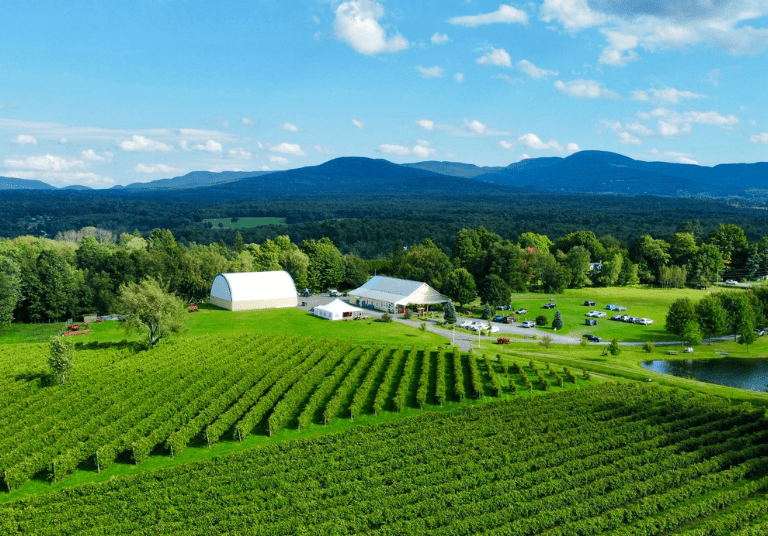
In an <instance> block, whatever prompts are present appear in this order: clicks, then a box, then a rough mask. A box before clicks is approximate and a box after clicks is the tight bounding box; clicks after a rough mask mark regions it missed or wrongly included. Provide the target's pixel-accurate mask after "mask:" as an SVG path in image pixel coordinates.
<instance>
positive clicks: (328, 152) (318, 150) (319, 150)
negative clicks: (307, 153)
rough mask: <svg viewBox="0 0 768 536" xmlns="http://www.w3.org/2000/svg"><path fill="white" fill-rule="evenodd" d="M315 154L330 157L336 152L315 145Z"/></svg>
mask: <svg viewBox="0 0 768 536" xmlns="http://www.w3.org/2000/svg"><path fill="white" fill-rule="evenodd" d="M315 152H316V153H318V154H324V155H328V156H332V155H335V154H336V151H334V150H333V149H331V148H330V147H323V146H322V145H315Z"/></svg>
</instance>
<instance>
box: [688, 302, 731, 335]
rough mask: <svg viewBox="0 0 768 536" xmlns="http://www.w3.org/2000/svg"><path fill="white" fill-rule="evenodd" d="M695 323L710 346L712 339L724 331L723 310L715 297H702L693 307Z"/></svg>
mask: <svg viewBox="0 0 768 536" xmlns="http://www.w3.org/2000/svg"><path fill="white" fill-rule="evenodd" d="M695 311H696V321H697V322H698V323H699V327H700V328H701V332H702V334H703V335H704V336H705V337H706V338H707V339H709V344H712V337H717V336H718V335H722V334H723V332H724V331H725V325H726V324H725V310H724V309H723V304H722V303H721V302H720V298H718V297H717V295H714V296H713V295H711V294H708V295H706V296H704V297H703V298H702V299H700V300H699V302H698V303H697V304H696V306H695Z"/></svg>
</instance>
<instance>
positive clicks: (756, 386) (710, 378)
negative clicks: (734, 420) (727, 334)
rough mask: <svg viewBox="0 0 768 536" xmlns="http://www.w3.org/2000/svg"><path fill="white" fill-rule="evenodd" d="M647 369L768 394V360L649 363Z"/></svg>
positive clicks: (724, 359) (647, 362)
mask: <svg viewBox="0 0 768 536" xmlns="http://www.w3.org/2000/svg"><path fill="white" fill-rule="evenodd" d="M643 367H645V368H646V369H648V370H652V371H654V372H661V373H662V374H672V375H673V376H679V377H681V378H693V379H694V380H699V381H702V382H708V383H716V384H718V385H726V386H728V387H738V388H739V389H748V390H750V391H761V392H764V393H765V392H768V358H765V357H757V358H747V359H736V358H733V357H725V358H723V359H679V360H673V361H664V360H656V361H646V362H645V363H643Z"/></svg>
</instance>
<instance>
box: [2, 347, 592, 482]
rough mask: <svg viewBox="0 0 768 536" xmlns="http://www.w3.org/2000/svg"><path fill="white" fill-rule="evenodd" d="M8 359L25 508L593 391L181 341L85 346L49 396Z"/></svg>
mask: <svg viewBox="0 0 768 536" xmlns="http://www.w3.org/2000/svg"><path fill="white" fill-rule="evenodd" d="M6 348H7V349H8V351H7V352H6V353H5V354H4V355H3V357H2V358H0V393H1V394H0V408H1V409H0V474H2V476H3V483H2V485H3V487H4V488H6V489H8V490H10V491H11V492H13V493H16V491H20V492H21V494H24V493H26V492H27V491H31V490H37V489H39V486H35V485H34V484H35V482H32V483H31V484H29V483H30V481H31V480H38V481H39V480H40V479H42V480H52V481H54V482H58V481H62V480H64V479H66V478H67V477H68V476H69V475H71V474H73V473H75V472H76V471H78V470H81V471H82V470H86V471H88V470H90V471H91V472H92V473H93V472H97V473H101V472H102V471H108V470H109V469H110V468H111V467H112V466H113V464H116V463H117V464H118V465H119V463H120V462H121V461H122V462H123V463H125V462H128V463H133V464H136V465H140V464H142V463H144V462H145V461H147V460H148V459H149V458H150V457H151V455H152V454H153V453H155V454H158V455H160V456H165V457H176V456H181V455H182V454H183V453H184V452H185V450H186V449H187V448H188V447H189V446H190V445H191V444H194V445H203V446H211V445H216V444H218V443H219V442H221V441H227V442H237V443H240V442H242V441H245V440H248V439H249V437H250V436H251V435H258V436H262V437H264V436H267V437H271V436H274V435H276V434H278V433H279V432H280V431H281V430H283V429H289V430H299V431H303V430H307V429H308V428H311V427H312V426H323V427H324V426H326V425H329V424H332V423H333V422H334V421H336V420H337V419H338V420H341V419H351V420H357V419H359V418H361V417H363V416H368V417H369V419H368V421H367V422H372V421H376V419H375V418H373V419H372V418H370V417H371V416H374V417H375V416H379V415H381V414H383V413H384V412H396V413H401V414H406V413H407V412H408V411H409V410H412V409H416V408H418V409H426V408H429V407H434V408H435V409H436V408H438V407H439V408H443V407H445V406H450V405H451V404H455V403H462V402H463V403H466V402H467V401H468V400H473V401H477V400H483V399H485V400H488V399H490V398H491V397H494V398H496V397H505V396H515V397H526V396H530V394H531V393H534V392H535V393H543V392H545V391H554V390H569V389H573V388H574V387H577V386H579V385H584V384H587V383H590V382H588V381H586V380H585V379H584V378H582V377H581V376H577V371H573V372H571V371H568V370H564V369H563V367H551V368H548V369H545V368H544V367H542V366H540V365H539V366H537V365H536V364H534V363H532V362H529V363H525V362H521V363H517V364H516V366H515V368H514V369H512V370H510V369H509V367H508V366H509V365H510V364H511V363H509V362H504V363H500V362H499V361H498V360H497V359H495V356H493V355H485V356H483V355H480V354H478V355H477V356H474V355H472V354H466V355H463V354H461V353H459V352H458V351H456V352H455V353H454V351H453V350H448V349H445V348H440V349H436V350H435V349H431V348H430V347H426V346H423V345H412V346H405V345H403V344H400V345H398V346H396V347H395V346H390V345H381V346H379V345H376V344H374V345H371V346H364V345H360V344H356V343H354V342H352V341H351V340H347V341H340V340H335V339H334V340H331V339H315V338H307V337H286V336H282V335H250V336H242V337H231V336H230V337H225V336H206V337H187V338H184V339H181V340H176V341H170V342H168V343H165V344H163V345H161V346H158V348H156V349H154V350H152V351H140V352H136V351H135V349H134V345H132V344H109V343H102V344H90V343H89V344H87V345H81V346H80V347H79V349H78V352H77V366H76V368H75V369H74V370H73V371H72V373H71V374H70V377H69V379H68V380H67V382H66V383H65V384H63V385H52V386H49V385H45V384H44V381H43V380H44V376H45V371H46V366H45V351H46V347H45V345H21V344H20V345H7V346H6ZM363 422H365V420H363ZM79 481H82V475H81V477H80V479H79ZM27 485H29V486H32V487H31V488H29V489H28V490H27V491H25V488H24V487H25V486H27ZM20 488H21V489H20Z"/></svg>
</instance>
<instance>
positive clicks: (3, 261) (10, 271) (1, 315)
mask: <svg viewBox="0 0 768 536" xmlns="http://www.w3.org/2000/svg"><path fill="white" fill-rule="evenodd" d="M21 297H22V294H21V269H20V268H19V265H18V264H16V262H15V261H14V260H13V259H11V258H10V257H0V325H8V324H10V323H11V322H12V321H13V312H14V311H15V310H16V306H17V305H18V303H19V301H20V300H21Z"/></svg>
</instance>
